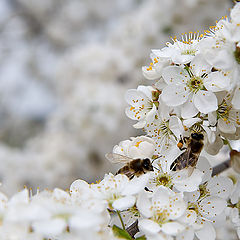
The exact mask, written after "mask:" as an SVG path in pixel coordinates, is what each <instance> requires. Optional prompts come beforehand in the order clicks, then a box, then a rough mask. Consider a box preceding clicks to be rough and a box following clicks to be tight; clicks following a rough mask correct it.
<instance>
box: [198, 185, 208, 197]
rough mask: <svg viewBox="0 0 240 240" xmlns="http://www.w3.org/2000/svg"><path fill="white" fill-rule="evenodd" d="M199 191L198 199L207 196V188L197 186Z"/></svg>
mask: <svg viewBox="0 0 240 240" xmlns="http://www.w3.org/2000/svg"><path fill="white" fill-rule="evenodd" d="M199 191H200V197H199V198H203V197H205V196H207V195H208V194H209V191H208V190H207V187H206V185H205V184H202V185H200V186H199Z"/></svg>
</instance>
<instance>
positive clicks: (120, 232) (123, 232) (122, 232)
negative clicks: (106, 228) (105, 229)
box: [112, 225, 132, 240]
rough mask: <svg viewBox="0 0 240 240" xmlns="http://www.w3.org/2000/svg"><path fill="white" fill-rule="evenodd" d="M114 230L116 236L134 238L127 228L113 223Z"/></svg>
mask: <svg viewBox="0 0 240 240" xmlns="http://www.w3.org/2000/svg"><path fill="white" fill-rule="evenodd" d="M112 230H113V233H114V236H115V237H118V238H123V239H128V240H132V237H131V236H130V235H129V233H128V232H127V231H126V230H123V229H121V228H119V227H117V226H116V225H113V227H112Z"/></svg>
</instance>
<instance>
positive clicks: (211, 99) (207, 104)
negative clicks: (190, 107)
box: [193, 90, 218, 114]
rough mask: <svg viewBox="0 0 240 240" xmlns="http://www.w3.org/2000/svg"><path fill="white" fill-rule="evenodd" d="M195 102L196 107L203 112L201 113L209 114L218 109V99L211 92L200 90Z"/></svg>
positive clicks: (194, 99)
mask: <svg viewBox="0 0 240 240" xmlns="http://www.w3.org/2000/svg"><path fill="white" fill-rule="evenodd" d="M193 102H194V105H195V107H196V108H197V109H198V110H199V111H200V112H201V113H205V114H207V113H209V112H213V111H215V110H217V108H218V102H217V97H216V96H215V94H214V93H212V92H209V91H203V90H199V91H198V92H197V93H196V94H195V96H194V98H193Z"/></svg>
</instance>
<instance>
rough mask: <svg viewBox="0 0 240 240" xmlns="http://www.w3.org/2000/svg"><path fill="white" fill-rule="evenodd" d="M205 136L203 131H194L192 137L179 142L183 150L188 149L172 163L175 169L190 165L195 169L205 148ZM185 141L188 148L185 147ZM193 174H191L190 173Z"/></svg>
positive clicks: (172, 167)
mask: <svg viewBox="0 0 240 240" xmlns="http://www.w3.org/2000/svg"><path fill="white" fill-rule="evenodd" d="M203 140H204V136H203V134H202V133H196V132H195V133H192V134H191V136H190V137H184V138H183V139H181V140H180V141H179V143H178V147H179V148H180V149H181V150H184V149H186V151H184V152H183V153H182V154H181V155H180V156H179V157H178V158H177V159H176V160H175V161H174V162H173V163H172V165H171V169H172V170H173V171H177V170H181V169H184V168H188V167H190V168H191V169H192V171H193V169H194V167H195V166H196V164H197V161H198V158H199V155H200V153H201V151H202V149H203V145H204V143H203ZM184 143H185V144H186V146H187V147H186V148H184V147H183V146H184ZM190 175H191V174H190Z"/></svg>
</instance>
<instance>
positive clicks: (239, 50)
mask: <svg viewBox="0 0 240 240" xmlns="http://www.w3.org/2000/svg"><path fill="white" fill-rule="evenodd" d="M234 57H235V59H236V61H237V63H238V64H240V47H236V50H235V52H234Z"/></svg>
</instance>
